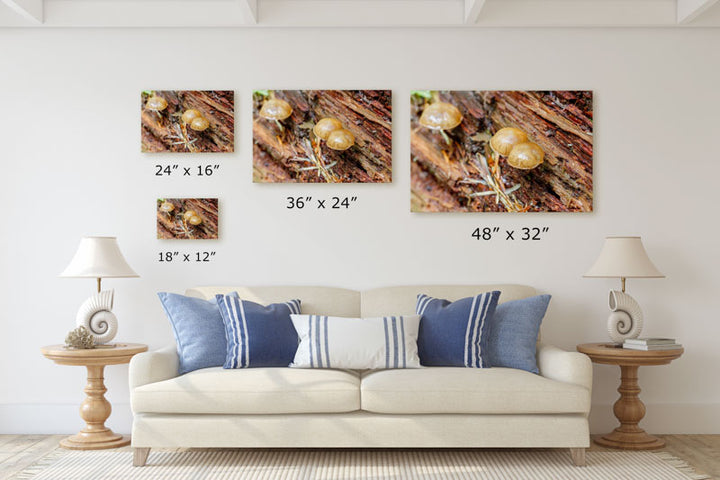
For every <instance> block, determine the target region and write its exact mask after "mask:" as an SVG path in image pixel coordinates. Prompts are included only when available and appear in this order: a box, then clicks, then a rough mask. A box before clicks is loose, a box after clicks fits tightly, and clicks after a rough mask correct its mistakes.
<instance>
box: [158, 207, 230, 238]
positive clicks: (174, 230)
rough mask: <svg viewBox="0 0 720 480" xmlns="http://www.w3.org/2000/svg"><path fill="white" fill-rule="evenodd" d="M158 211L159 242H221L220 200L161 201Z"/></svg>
mask: <svg viewBox="0 0 720 480" xmlns="http://www.w3.org/2000/svg"><path fill="white" fill-rule="evenodd" d="M155 210H156V217H157V238H159V239H179V240H215V239H217V238H218V199H217V198H158V199H157V201H156V206H155Z"/></svg>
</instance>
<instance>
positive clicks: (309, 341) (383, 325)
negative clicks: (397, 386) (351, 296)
mask: <svg viewBox="0 0 720 480" xmlns="http://www.w3.org/2000/svg"><path fill="white" fill-rule="evenodd" d="M291 318H292V322H293V325H294V326H295V330H296V331H297V335H298V336H299V337H300V344H299V345H298V346H297V352H296V353H295V359H294V360H293V363H292V364H291V365H290V366H291V367H296V368H353V369H370V368H418V367H420V359H419V358H418V354H417V336H418V326H419V324H420V316H419V315H400V316H389V317H374V318H348V317H330V316H327V315H291Z"/></svg>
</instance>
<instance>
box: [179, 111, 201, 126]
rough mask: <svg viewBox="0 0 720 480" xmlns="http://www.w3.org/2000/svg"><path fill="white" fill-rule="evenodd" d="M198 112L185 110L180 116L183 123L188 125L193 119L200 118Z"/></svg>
mask: <svg viewBox="0 0 720 480" xmlns="http://www.w3.org/2000/svg"><path fill="white" fill-rule="evenodd" d="M200 116H201V115H200V112H198V111H197V110H195V109H194V108H190V109H188V110H185V111H184V112H183V114H182V121H183V122H184V123H190V122H192V121H193V118H197V117H200Z"/></svg>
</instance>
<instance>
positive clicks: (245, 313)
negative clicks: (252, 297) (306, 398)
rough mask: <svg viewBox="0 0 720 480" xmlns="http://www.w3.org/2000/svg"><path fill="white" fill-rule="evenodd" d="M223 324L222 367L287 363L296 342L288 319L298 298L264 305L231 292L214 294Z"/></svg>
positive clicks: (250, 366)
mask: <svg viewBox="0 0 720 480" xmlns="http://www.w3.org/2000/svg"><path fill="white" fill-rule="evenodd" d="M215 298H216V299H217V303H218V305H219V307H220V314H221V315H222V320H223V323H224V325H225V337H226V339H227V351H226V352H224V353H225V363H224V364H223V367H224V368H252V367H287V366H288V365H289V364H290V362H292V359H293V356H294V355H295V350H296V349H297V346H298V336H297V333H296V332H295V328H294V327H293V324H292V321H291V320H290V314H291V313H300V300H290V301H289V302H285V303H273V304H271V305H268V306H263V305H260V304H258V303H255V302H250V301H248V300H241V299H240V298H239V297H237V296H234V295H216V296H215Z"/></svg>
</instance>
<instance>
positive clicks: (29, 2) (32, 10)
mask: <svg viewBox="0 0 720 480" xmlns="http://www.w3.org/2000/svg"><path fill="white" fill-rule="evenodd" d="M2 2H3V3H4V4H5V5H7V6H8V7H10V8H12V9H13V10H15V11H16V12H17V13H19V14H20V15H21V16H22V17H23V18H25V19H27V20H30V21H31V22H33V23H35V24H39V25H41V24H42V23H43V20H44V12H43V10H44V6H43V3H44V2H43V0H2Z"/></svg>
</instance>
